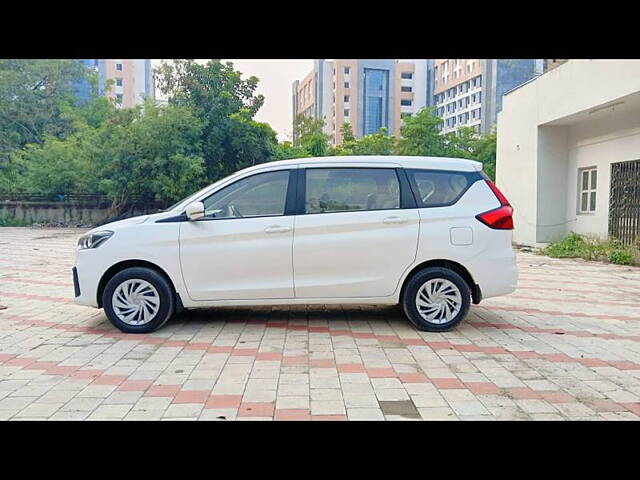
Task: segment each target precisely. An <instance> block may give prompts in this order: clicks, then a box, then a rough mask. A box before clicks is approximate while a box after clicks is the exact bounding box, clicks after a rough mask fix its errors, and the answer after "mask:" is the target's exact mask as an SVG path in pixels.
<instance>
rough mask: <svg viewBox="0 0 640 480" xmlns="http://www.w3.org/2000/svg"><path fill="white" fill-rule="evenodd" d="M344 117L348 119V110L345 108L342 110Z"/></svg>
mask: <svg viewBox="0 0 640 480" xmlns="http://www.w3.org/2000/svg"><path fill="white" fill-rule="evenodd" d="M344 116H345V117H348V116H349V109H348V108H346V109H345V110H344Z"/></svg>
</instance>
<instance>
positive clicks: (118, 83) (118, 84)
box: [116, 78, 122, 87]
mask: <svg viewBox="0 0 640 480" xmlns="http://www.w3.org/2000/svg"><path fill="white" fill-rule="evenodd" d="M116 86H118V87H121V86H122V79H121V78H116Z"/></svg>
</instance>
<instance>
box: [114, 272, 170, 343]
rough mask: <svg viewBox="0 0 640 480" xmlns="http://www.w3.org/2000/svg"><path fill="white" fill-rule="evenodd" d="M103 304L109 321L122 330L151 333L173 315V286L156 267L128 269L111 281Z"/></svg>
mask: <svg viewBox="0 0 640 480" xmlns="http://www.w3.org/2000/svg"><path fill="white" fill-rule="evenodd" d="M102 305H103V307H104V311H105V313H106V315H107V318H108V319H109V321H111V323H112V324H113V325H114V326H115V327H117V328H118V329H120V330H122V331H123V332H126V333H149V332H153V331H154V330H156V329H158V328H160V327H161V326H162V325H164V324H165V323H166V322H167V321H168V320H169V318H171V315H173V311H174V301H173V289H172V288H171V285H170V284H169V282H168V281H167V279H166V278H165V277H164V276H163V275H161V274H159V273H158V272H156V271H155V270H152V269H149V268H144V267H132V268H127V269H125V270H122V271H121V272H118V273H117V274H116V275H114V276H113V278H111V280H109V282H108V283H107V285H106V287H105V289H104V292H103V294H102Z"/></svg>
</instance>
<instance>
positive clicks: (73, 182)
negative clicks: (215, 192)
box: [5, 99, 206, 215]
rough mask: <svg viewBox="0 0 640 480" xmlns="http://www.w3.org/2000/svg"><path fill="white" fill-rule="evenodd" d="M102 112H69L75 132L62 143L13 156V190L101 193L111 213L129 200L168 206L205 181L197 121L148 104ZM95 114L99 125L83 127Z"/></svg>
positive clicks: (51, 140)
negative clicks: (141, 198)
mask: <svg viewBox="0 0 640 480" xmlns="http://www.w3.org/2000/svg"><path fill="white" fill-rule="evenodd" d="M94 102H102V99H95V100H94ZM104 106H105V105H104V104H100V105H98V104H96V105H92V106H88V107H87V110H84V111H78V112H75V115H74V116H73V123H74V126H75V132H74V133H72V134H69V135H67V137H66V138H65V139H59V138H56V137H54V136H47V137H46V138H45V140H44V141H43V143H42V144H30V145H28V146H27V147H26V148H24V149H23V150H20V151H16V152H14V153H13V154H12V156H11V160H12V161H11V177H9V180H10V179H11V178H13V179H15V180H16V181H15V182H14V183H13V185H14V186H15V187H14V190H17V191H35V192H38V193H48V194H51V193H104V194H106V195H107V196H108V197H109V198H110V199H111V200H112V213H113V214H114V215H117V214H119V213H121V212H122V209H123V208H124V206H125V205H126V204H127V203H128V201H129V200H130V199H131V197H132V196H144V197H148V198H153V199H156V200H159V201H161V202H165V203H169V202H173V201H176V200H179V199H180V198H183V197H184V196H186V195H188V194H190V193H192V192H193V191H195V190H197V189H198V188H200V187H202V186H203V185H204V184H205V183H206V178H205V175H204V170H205V169H204V159H203V157H202V147H201V136H202V122H201V120H200V119H199V118H198V117H197V116H195V115H194V114H193V112H192V111H191V110H190V109H189V108H187V107H179V106H168V107H159V106H156V105H154V104H153V103H152V102H145V104H144V105H143V106H141V107H136V108H133V109H122V110H121V109H117V108H115V106H113V104H112V103H109V104H108V105H107V107H106V109H104V111H103V110H102V109H103V108H104ZM96 110H98V111H101V112H102V113H101V115H102V117H103V118H102V121H100V122H99V123H98V124H97V125H96V124H95V123H94V124H92V123H91V122H88V121H86V118H87V116H88V117H89V118H91V119H92V121H93V122H97V121H98V117H99V116H96V115H94V113H95V112H96ZM7 183H8V182H7ZM5 189H6V186H5Z"/></svg>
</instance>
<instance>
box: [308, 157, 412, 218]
mask: <svg viewBox="0 0 640 480" xmlns="http://www.w3.org/2000/svg"><path fill="white" fill-rule="evenodd" d="M305 184H306V185H305V213H330V212H345V211H356V210H387V209H394V208H400V183H399V182H398V175H397V174H396V172H395V170H394V169H391V168H310V169H307V170H306V182H305Z"/></svg>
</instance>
